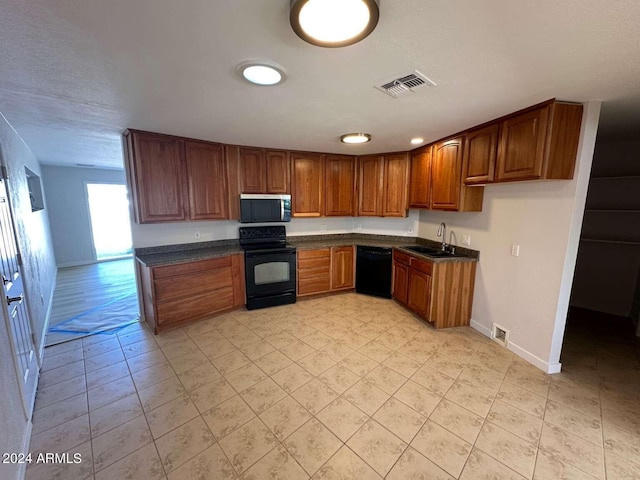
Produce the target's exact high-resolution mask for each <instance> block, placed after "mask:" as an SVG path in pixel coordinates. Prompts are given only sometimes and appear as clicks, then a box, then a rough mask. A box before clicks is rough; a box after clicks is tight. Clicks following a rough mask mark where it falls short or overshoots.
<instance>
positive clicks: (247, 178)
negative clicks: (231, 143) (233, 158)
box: [239, 148, 267, 193]
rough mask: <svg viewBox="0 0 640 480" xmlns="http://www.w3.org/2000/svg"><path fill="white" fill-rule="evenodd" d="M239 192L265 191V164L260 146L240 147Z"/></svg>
mask: <svg viewBox="0 0 640 480" xmlns="http://www.w3.org/2000/svg"><path fill="white" fill-rule="evenodd" d="M239 161H240V193H267V164H266V161H265V158H264V151H263V150H262V149H260V148H240V154H239Z"/></svg>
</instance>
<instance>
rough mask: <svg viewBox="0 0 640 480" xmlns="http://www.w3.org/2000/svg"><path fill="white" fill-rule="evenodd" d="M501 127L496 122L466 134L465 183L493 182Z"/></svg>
mask: <svg viewBox="0 0 640 480" xmlns="http://www.w3.org/2000/svg"><path fill="white" fill-rule="evenodd" d="M499 129H500V125H498V124H495V125H489V126H488V127H484V128H480V129H478V130H472V131H470V132H468V133H467V134H466V138H465V144H464V158H463V164H464V166H465V168H464V183H465V184H467V185H473V184H478V183H488V182H493V177H494V170H495V165H496V154H497V152H498V130H499Z"/></svg>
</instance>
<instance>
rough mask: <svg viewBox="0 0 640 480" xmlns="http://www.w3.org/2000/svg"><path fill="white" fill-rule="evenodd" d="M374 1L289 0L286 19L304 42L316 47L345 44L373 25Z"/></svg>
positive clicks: (376, 11)
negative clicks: (288, 10) (289, 5)
mask: <svg viewBox="0 0 640 480" xmlns="http://www.w3.org/2000/svg"><path fill="white" fill-rule="evenodd" d="M379 17H380V8H379V6H378V0H291V13H290V16H289V21H290V22H291V27H292V28H293V31H294V32H296V34H297V35H298V36H299V37H300V38H302V39H303V40H304V41H305V42H308V43H311V44H312V45H317V46H319V47H345V46H347V45H353V44H354V43H357V42H359V41H360V40H362V39H363V38H365V37H366V36H367V35H369V34H370V33H371V32H373V29H374V28H376V25H377V24H378V18H379Z"/></svg>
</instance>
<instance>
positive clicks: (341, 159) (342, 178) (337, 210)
mask: <svg viewBox="0 0 640 480" xmlns="http://www.w3.org/2000/svg"><path fill="white" fill-rule="evenodd" d="M324 166H325V215H327V216H342V217H348V216H353V215H355V213H356V212H355V203H356V157H353V156H349V155H326V156H325V159H324Z"/></svg>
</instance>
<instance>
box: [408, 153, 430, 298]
mask: <svg viewBox="0 0 640 480" xmlns="http://www.w3.org/2000/svg"><path fill="white" fill-rule="evenodd" d="M432 153H433V146H432V145H427V146H426V147H423V148H421V149H419V150H415V151H414V152H412V154H411V173H410V176H409V178H410V181H409V207H410V208H429V207H430V206H431V155H432ZM405 303H406V302H405Z"/></svg>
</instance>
